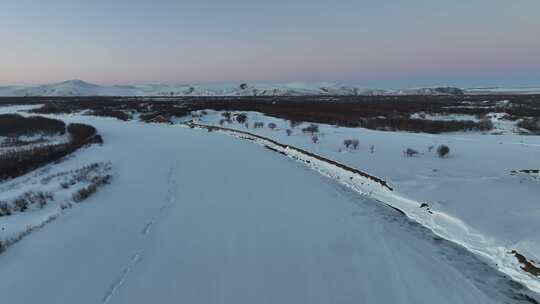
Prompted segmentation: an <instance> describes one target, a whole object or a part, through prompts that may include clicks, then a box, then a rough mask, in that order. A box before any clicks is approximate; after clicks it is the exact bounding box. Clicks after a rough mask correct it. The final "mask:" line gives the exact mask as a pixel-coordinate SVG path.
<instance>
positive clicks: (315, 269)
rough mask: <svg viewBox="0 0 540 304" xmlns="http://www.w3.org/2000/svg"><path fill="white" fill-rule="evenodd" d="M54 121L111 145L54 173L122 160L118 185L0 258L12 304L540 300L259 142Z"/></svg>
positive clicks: (134, 125) (1, 284) (93, 120)
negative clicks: (92, 130)
mask: <svg viewBox="0 0 540 304" xmlns="http://www.w3.org/2000/svg"><path fill="white" fill-rule="evenodd" d="M51 117H57V118H61V119H63V120H65V121H66V122H74V121H77V122H82V123H88V124H91V125H94V126H95V127H96V128H97V129H98V130H99V132H100V134H102V136H103V138H104V141H105V144H104V145H103V146H101V147H99V146H94V147H92V148H89V149H84V150H81V151H79V152H77V154H76V155H75V156H74V157H72V158H70V159H68V160H66V161H64V162H62V163H60V164H58V165H55V170H58V171H65V170H68V169H74V168H78V167H80V166H82V165H84V164H88V163H94V162H111V164H112V168H113V170H114V179H113V183H112V184H111V185H109V186H107V187H104V188H103V189H101V190H100V191H98V192H97V193H96V194H95V195H94V196H92V197H90V198H89V199H88V200H87V201H85V202H84V203H82V204H79V205H77V206H76V207H74V208H72V209H69V210H67V211H66V212H64V213H62V214H61V215H60V216H58V217H57V218H56V220H54V221H52V222H50V223H48V224H47V225H45V226H44V227H43V228H42V229H38V230H35V231H33V232H32V233H31V234H30V235H28V236H27V237H26V238H24V239H23V240H22V241H20V242H18V243H16V244H14V245H13V246H11V247H9V248H8V249H7V250H6V251H5V252H3V253H2V254H0V269H2V271H1V272H0V293H1V294H2V297H3V299H5V301H6V302H8V303H10V304H16V303H36V302H47V303H150V302H155V303H283V302H288V303H358V302H359V301H360V302H367V303H493V302H508V303H514V302H518V301H519V299H521V300H523V299H524V297H523V295H522V294H526V295H527V294H528V296H529V297H533V298H536V297H537V295H535V294H532V293H529V292H528V291H527V290H525V289H522V288H521V287H520V285H519V284H517V285H516V284H515V283H513V282H511V281H509V280H508V278H507V277H505V276H504V275H503V274H502V273H500V272H497V271H495V270H494V269H493V268H492V267H490V266H488V265H487V264H486V263H485V262H484V260H483V259H482V258H479V257H477V256H476V255H473V254H471V253H470V252H468V251H466V250H465V249H464V248H463V247H461V246H458V245H456V244H453V243H451V242H447V241H444V240H441V239H439V238H437V237H435V236H434V235H433V233H431V232H430V231H429V230H427V229H425V228H423V227H422V226H420V225H417V224H415V223H414V222H412V221H409V220H407V219H406V218H405V217H403V216H401V215H400V214H399V213H398V212H396V211H395V210H393V209H390V208H387V207H385V206H383V205H381V204H379V203H377V202H376V201H374V200H373V199H372V198H369V197H368V196H365V195H359V194H358V192H356V191H352V190H348V189H347V188H345V187H343V186H341V185H339V184H338V183H335V182H334V181H333V180H332V179H329V178H327V177H324V176H322V175H320V174H317V173H316V172H315V171H313V170H310V169H309V168H308V167H306V166H304V165H301V164H299V163H297V162H295V161H293V160H287V159H286V158H284V157H283V156H281V155H279V154H276V153H272V152H270V151H268V150H267V149H265V148H263V147H261V146H258V145H254V144H253V143H251V142H248V141H243V140H238V139H234V138H231V137H229V136H224V135H223V134H219V133H217V132H207V131H202V130H197V129H189V128H182V127H178V126H170V125H165V124H144V123H140V122H134V121H130V122H121V121H118V120H115V119H111V118H102V117H90V116H78V115H61V116H55V115H51ZM276 133H277V132H276ZM296 137H298V138H300V136H296ZM299 140H300V139H299ZM322 142H324V139H323V141H322ZM350 155H353V153H350ZM2 221H4V219H3V218H0V225H1V224H3V222H2ZM29 290H30V291H31V292H29ZM520 297H521V298H520Z"/></svg>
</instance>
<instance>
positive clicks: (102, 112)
mask: <svg viewBox="0 0 540 304" xmlns="http://www.w3.org/2000/svg"><path fill="white" fill-rule="evenodd" d="M88 115H93V116H104V117H114V118H116V119H118V120H122V121H127V120H129V119H130V118H131V117H130V116H129V115H128V114H126V113H124V112H122V111H118V110H111V109H96V110H93V111H91V112H90V113H89V114H88Z"/></svg>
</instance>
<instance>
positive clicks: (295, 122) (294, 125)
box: [289, 120, 302, 129]
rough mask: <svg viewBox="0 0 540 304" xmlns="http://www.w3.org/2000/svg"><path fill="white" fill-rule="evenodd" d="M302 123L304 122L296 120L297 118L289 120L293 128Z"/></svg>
mask: <svg viewBox="0 0 540 304" xmlns="http://www.w3.org/2000/svg"><path fill="white" fill-rule="evenodd" d="M301 124H302V122H301V121H296V120H290V121H289V125H290V126H291V129H295V128H296V127H298V126H299V125H301Z"/></svg>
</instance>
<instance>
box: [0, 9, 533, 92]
mask: <svg viewBox="0 0 540 304" xmlns="http://www.w3.org/2000/svg"><path fill="white" fill-rule="evenodd" d="M539 12H540V0H451V1H450V0H334V1H326V0H289V1H285V0H272V1H269V0H266V1H261V0H228V1H223V0H214V1H209V0H197V1H194V0H193V1H192V0H185V1H172V0H153V1H150V0H114V1H112V0H109V1H104V0H86V1H83V0H54V1H53V0H40V1H35V0H0V39H1V41H2V42H1V44H0V85H15V84H18V85H35V84H44V83H53V82H59V81H64V80H67V79H83V80H85V81H89V82H94V83H98V84H143V83H169V84H185V83H231V82H289V81H344V82H349V83H354V84H358V85H364V86H366V87H381V88H384V87H414V86H428V85H455V86H484V85H499V86H503V85H507V86H540V17H539V16H540V15H539Z"/></svg>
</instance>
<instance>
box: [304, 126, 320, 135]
mask: <svg viewBox="0 0 540 304" xmlns="http://www.w3.org/2000/svg"><path fill="white" fill-rule="evenodd" d="M302 132H304V133H311V134H315V133H318V132H319V126H318V125H316V124H310V125H309V126H307V127H305V128H303V129H302Z"/></svg>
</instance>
